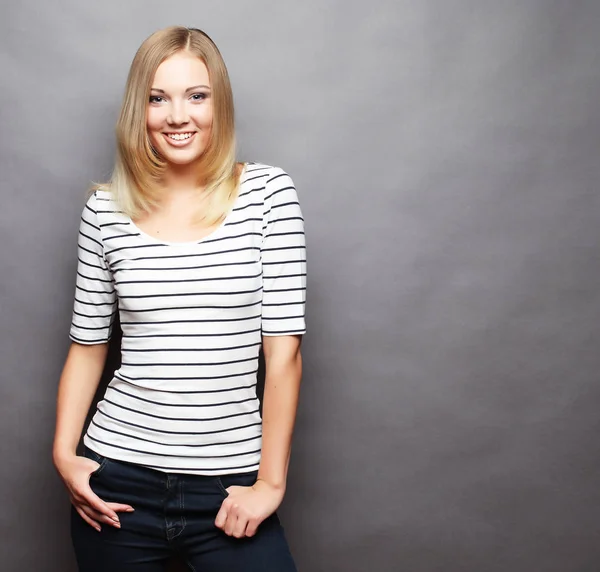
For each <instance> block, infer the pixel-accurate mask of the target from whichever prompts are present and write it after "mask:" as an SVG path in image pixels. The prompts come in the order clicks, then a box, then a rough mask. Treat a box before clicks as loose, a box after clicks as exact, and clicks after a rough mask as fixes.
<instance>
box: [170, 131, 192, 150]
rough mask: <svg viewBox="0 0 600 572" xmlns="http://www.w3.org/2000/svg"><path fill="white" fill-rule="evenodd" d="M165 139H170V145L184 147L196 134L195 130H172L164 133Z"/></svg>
mask: <svg viewBox="0 0 600 572" xmlns="http://www.w3.org/2000/svg"><path fill="white" fill-rule="evenodd" d="M163 135H164V136H165V139H166V140H167V141H168V143H169V144H170V145H173V146H174V147H183V146H185V145H187V144H188V143H189V142H190V141H192V140H193V139H194V136H195V135H196V132H195V131H181V132H175V131H173V132H170V133H164V132H163Z"/></svg>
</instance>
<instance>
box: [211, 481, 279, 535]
mask: <svg viewBox="0 0 600 572" xmlns="http://www.w3.org/2000/svg"><path fill="white" fill-rule="evenodd" d="M226 490H227V492H228V493H229V496H228V497H227V498H226V499H225V500H224V501H223V504H222V505H221V509H220V510H219V512H218V514H217V518H216V519H215V525H216V526H217V528H220V529H221V530H223V532H225V534H227V535H228V536H235V537H236V538H242V537H244V536H254V535H255V534H256V530H257V529H258V526H259V525H260V523H261V522H262V521H263V520H265V519H266V518H268V517H269V516H271V515H272V514H273V513H274V512H275V511H276V510H277V509H278V508H279V505H280V504H281V501H282V500H283V495H284V491H283V490H281V489H278V488H276V487H274V486H273V485H270V484H269V483H267V482H266V481H263V480H261V479H259V480H257V481H256V483H254V484H253V485H252V486H251V487H240V486H237V485H233V486H231V487H228V488H227V489H226Z"/></svg>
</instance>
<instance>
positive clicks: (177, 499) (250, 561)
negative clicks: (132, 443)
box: [71, 449, 296, 572]
mask: <svg viewBox="0 0 600 572" xmlns="http://www.w3.org/2000/svg"><path fill="white" fill-rule="evenodd" d="M84 454H85V455H86V456H87V457H89V458H90V459H93V460H94V461H96V462H98V463H100V467H99V468H98V470H97V471H95V472H94V473H92V475H91V477H90V486H91V488H92V490H93V491H94V492H95V493H96V494H97V495H98V496H99V497H100V498H101V499H103V500H105V501H109V502H119V503H126V504H130V505H131V506H133V507H134V509H135V512H132V513H123V512H122V513H119V518H120V521H121V529H117V528H114V527H112V526H109V525H107V524H102V531H101V532H97V531H96V530H94V529H93V528H92V527H91V526H90V525H89V524H87V523H86V522H85V521H84V520H83V519H82V518H81V517H80V516H79V515H78V514H77V512H76V511H75V509H73V510H72V513H71V534H72V538H73V545H74V547H75V554H76V556H77V563H78V565H79V570H80V572H164V570H165V569H166V563H167V561H168V560H169V559H170V558H171V557H172V556H173V555H178V557H179V558H181V559H182V560H183V561H184V562H186V563H187V564H188V566H189V568H190V570H193V571H196V572H295V571H296V567H295V565H294V561H293V560H292V556H291V554H290V551H289V548H288V545H287V542H286V540H285V536H284V534H283V528H282V527H281V524H280V523H279V519H278V518H277V515H276V514H274V515H272V516H271V517H269V518H268V519H266V520H265V521H263V522H262V523H261V525H260V526H259V528H258V532H257V533H256V535H255V536H253V537H252V538H235V537H232V536H227V535H226V534H225V533H224V532H223V531H222V530H220V529H218V528H217V527H216V526H215V524H214V521H215V517H216V516H217V512H218V511H219V508H220V507H221V503H222V502H223V500H224V499H225V498H226V497H227V492H226V490H225V489H226V488H227V487H229V486H231V485H241V486H250V485H252V484H254V482H255V480H256V472H252V473H244V474H239V475H222V476H220V477H215V476H210V477H209V476H200V475H182V474H167V473H162V472H160V471H155V470H152V469H147V468H145V467H140V466H137V465H133V464H131V463H123V462H121V461H114V460H112V459H106V458H105V457H102V456H100V455H98V454H96V453H95V452H93V451H90V450H89V449H86V450H85V453H84Z"/></svg>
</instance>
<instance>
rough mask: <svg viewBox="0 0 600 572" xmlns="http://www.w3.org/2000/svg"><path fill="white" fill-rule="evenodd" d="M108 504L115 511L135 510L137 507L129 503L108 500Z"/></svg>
mask: <svg viewBox="0 0 600 572" xmlns="http://www.w3.org/2000/svg"><path fill="white" fill-rule="evenodd" d="M105 504H106V506H107V507H108V508H110V509H112V510H114V511H115V512H133V511H134V510H135V509H134V508H133V507H132V506H131V505H129V504H121V503H118V502H107V503H105Z"/></svg>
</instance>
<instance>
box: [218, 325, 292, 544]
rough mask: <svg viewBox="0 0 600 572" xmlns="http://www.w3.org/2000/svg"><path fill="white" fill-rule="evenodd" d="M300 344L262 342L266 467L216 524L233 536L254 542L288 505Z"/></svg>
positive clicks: (274, 339) (275, 339)
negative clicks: (273, 516)
mask: <svg viewBox="0 0 600 572" xmlns="http://www.w3.org/2000/svg"><path fill="white" fill-rule="evenodd" d="M300 341H301V336H263V351H264V356H265V368H266V371H265V388H264V395H263V411H262V427H263V434H262V449H261V461H260V466H259V470H258V478H257V481H256V483H255V484H254V485H253V486H252V487H239V486H231V487H229V488H228V489H227V492H228V493H229V496H228V497H227V499H225V501H223V504H222V506H221V509H220V511H219V513H218V514H217V518H216V520H215V524H216V526H217V527H219V528H221V529H222V530H223V531H224V532H225V533H226V534H228V535H230V536H235V537H237V538H241V537H243V536H254V534H256V530H257V528H258V526H259V525H260V523H261V522H262V521H263V520H265V519H266V518H267V517H269V516H270V515H271V514H273V513H274V512H275V511H276V510H277V508H278V507H279V505H280V504H281V502H282V500H283V496H284V494H285V486H286V480H287V471H288V465H289V460H290V452H291V445H292V434H293V432H294V423H295V420H296V410H297V408H298V396H299V392H300V380H301V378H302V356H301V353H300Z"/></svg>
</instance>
